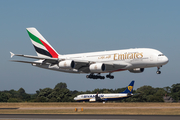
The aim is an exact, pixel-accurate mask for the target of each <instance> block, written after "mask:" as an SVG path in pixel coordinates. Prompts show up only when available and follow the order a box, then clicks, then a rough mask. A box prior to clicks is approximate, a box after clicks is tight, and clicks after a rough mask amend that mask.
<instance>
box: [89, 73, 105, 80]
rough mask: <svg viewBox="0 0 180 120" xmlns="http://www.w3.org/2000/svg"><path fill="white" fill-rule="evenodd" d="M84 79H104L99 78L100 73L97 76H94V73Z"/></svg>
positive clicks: (102, 77)
mask: <svg viewBox="0 0 180 120" xmlns="http://www.w3.org/2000/svg"><path fill="white" fill-rule="evenodd" d="M86 78H90V79H105V77H104V76H101V75H100V73H98V74H97V75H94V73H91V74H90V75H86Z"/></svg>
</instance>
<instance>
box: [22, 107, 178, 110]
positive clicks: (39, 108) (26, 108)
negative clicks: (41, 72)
mask: <svg viewBox="0 0 180 120" xmlns="http://www.w3.org/2000/svg"><path fill="white" fill-rule="evenodd" d="M75 108H77V109H81V108H83V109H180V107H20V108H19V109H21V110H32V109H33V110H41V109H75Z"/></svg>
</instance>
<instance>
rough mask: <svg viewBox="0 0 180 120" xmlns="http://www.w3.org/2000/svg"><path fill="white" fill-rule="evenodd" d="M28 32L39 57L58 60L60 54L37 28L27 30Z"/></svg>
mask: <svg viewBox="0 0 180 120" xmlns="http://www.w3.org/2000/svg"><path fill="white" fill-rule="evenodd" d="M26 30H27V32H28V34H29V37H30V39H31V42H32V44H33V46H34V48H35V50H36V53H37V55H38V56H39V57H51V58H58V56H59V54H58V53H57V52H56V50H55V49H54V48H53V47H52V46H51V45H50V44H49V43H48V41H46V39H45V38H44V37H43V36H42V35H41V34H40V33H39V32H38V31H37V29H36V28H33V27H32V28H26Z"/></svg>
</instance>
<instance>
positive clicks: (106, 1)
mask: <svg viewBox="0 0 180 120" xmlns="http://www.w3.org/2000/svg"><path fill="white" fill-rule="evenodd" d="M179 5H180V1H179V0H173V1H171V0H136V1H135V0H76V1H75V0H52V1H49V0H38V1H37V0H31V1H28V0H15V1H14V0H3V1H0V54H1V62H0V73H1V75H0V91H3V90H11V89H14V90H18V89H19V88H21V87H22V88H24V89H25V91H26V93H35V92H36V90H39V89H43V88H47V87H48V88H54V87H55V85H56V84H58V83H60V82H63V83H66V84H67V87H68V89H70V90H78V91H86V90H94V89H96V88H99V89H103V88H107V89H117V88H122V87H126V86H128V84H129V83H130V82H131V81H132V80H135V85H134V89H137V88H139V87H141V86H144V85H149V86H152V87H155V88H156V87H160V88H162V87H166V86H172V85H173V84H176V83H180V79H179V78H180V72H179V71H180V70H179V68H180V63H179V61H180V55H179V53H180V47H179V45H180V7H179ZM27 27H35V28H36V29H37V30H38V31H39V32H40V33H41V34H42V35H43V36H44V38H46V40H47V41H48V42H49V43H50V44H51V46H53V47H54V48H55V49H56V51H57V52H58V53H59V54H73V53H85V52H96V51H105V50H106V51H108V50H119V49H128V48H153V49H157V50H159V51H161V52H162V53H164V54H165V55H166V56H167V57H168V59H169V63H168V64H167V65H164V66H163V67H162V68H161V69H160V70H161V72H162V73H161V74H160V75H157V74H156V71H157V68H156V67H154V68H147V69H145V70H144V72H143V73H136V74H135V73H130V72H129V71H123V72H116V73H113V74H112V75H114V76H115V79H113V80H112V79H105V80H92V79H86V77H85V76H86V75H87V74H70V73H63V72H57V71H51V70H46V69H41V68H37V67H33V66H32V65H30V64H24V63H15V62H10V60H22V58H21V57H13V58H10V53H9V52H10V51H11V52H13V53H16V54H26V55H36V52H35V50H34V47H33V45H32V43H31V41H30V39H29V36H28V34H27V31H26V28H27ZM28 60H29V59H28ZM30 60H31V59H30ZM102 75H104V76H105V75H106V74H102Z"/></svg>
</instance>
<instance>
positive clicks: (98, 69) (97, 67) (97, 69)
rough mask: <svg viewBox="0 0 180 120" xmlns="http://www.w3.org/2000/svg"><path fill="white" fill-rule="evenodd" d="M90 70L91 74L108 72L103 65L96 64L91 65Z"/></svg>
mask: <svg viewBox="0 0 180 120" xmlns="http://www.w3.org/2000/svg"><path fill="white" fill-rule="evenodd" d="M89 69H90V71H91V72H95V73H98V72H103V71H105V70H106V66H105V64H103V63H95V64H91V65H90V66H89Z"/></svg>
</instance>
